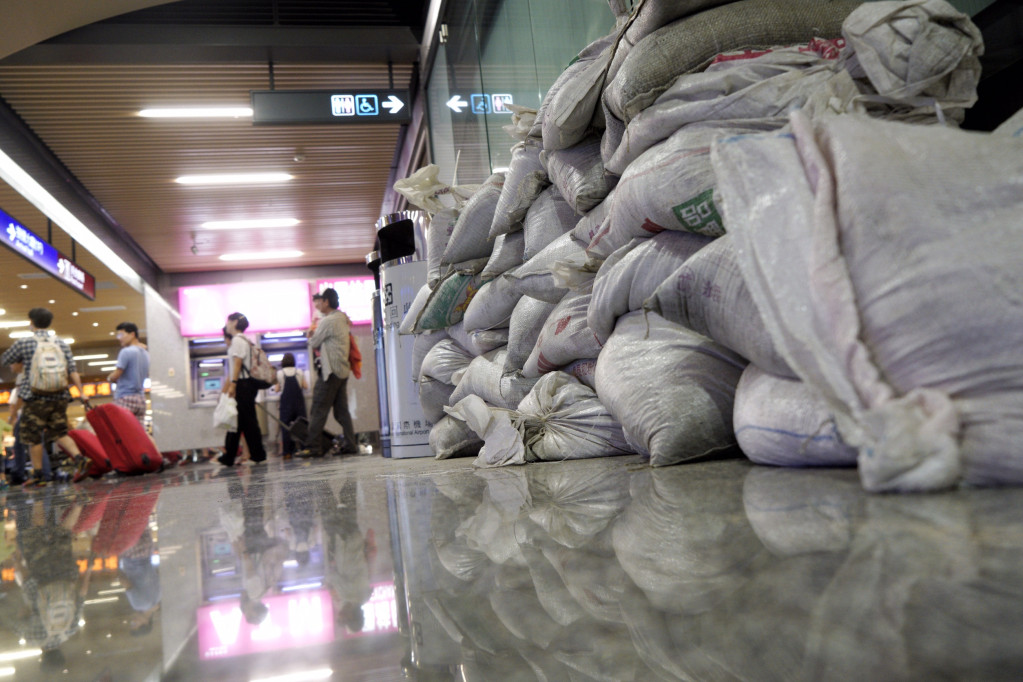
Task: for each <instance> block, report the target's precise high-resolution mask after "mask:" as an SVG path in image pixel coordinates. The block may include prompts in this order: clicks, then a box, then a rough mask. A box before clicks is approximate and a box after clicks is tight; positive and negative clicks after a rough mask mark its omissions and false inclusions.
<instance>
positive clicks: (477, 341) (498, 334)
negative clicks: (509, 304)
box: [445, 320, 508, 357]
mask: <svg viewBox="0 0 1023 682" xmlns="http://www.w3.org/2000/svg"><path fill="white" fill-rule="evenodd" d="M445 331H447V333H448V336H450V337H451V338H452V339H454V340H455V342H456V343H458V345H459V346H461V347H462V348H464V349H466V350H467V351H469V352H470V353H471V354H472V355H473V357H476V356H479V355H483V354H484V353H489V352H490V351H492V350H494V349H495V348H500V347H501V346H506V345H508V330H507V329H474V330H472V331H467V330H466V328H465V321H464V320H463V321H462V322H459V323H458V324H453V325H451V326H450V327H448V328H447V329H446V330H445Z"/></svg>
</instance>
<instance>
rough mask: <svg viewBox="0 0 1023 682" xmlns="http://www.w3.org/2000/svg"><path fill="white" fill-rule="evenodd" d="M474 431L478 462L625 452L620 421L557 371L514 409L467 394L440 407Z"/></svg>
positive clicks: (499, 463) (522, 461) (591, 394)
mask: <svg viewBox="0 0 1023 682" xmlns="http://www.w3.org/2000/svg"><path fill="white" fill-rule="evenodd" d="M445 411H446V412H447V413H448V414H449V415H450V416H452V417H455V418H458V419H462V420H463V421H465V422H466V423H467V424H468V425H469V427H470V428H472V429H473V430H474V431H476V433H477V434H479V435H480V436H481V437H482V438H483V440H484V446H483V448H482V449H481V450H480V452H479V456H478V457H477V458H476V461H475V462H474V464H475V465H476V466H480V467H491V466H505V465H509V464H525V463H526V462H535V461H539V460H545V461H561V460H565V459H585V458H590V457H605V456H609V455H620V454H628V453H629V452H630V450H629V446H628V444H627V443H626V442H625V439H624V436H623V435H622V430H621V426H620V425H619V424H618V422H616V421H615V420H614V418H613V417H611V416H610V415H609V414H608V412H607V410H606V409H604V406H603V405H602V404H601V402H600V400H598V399H597V395H596V393H594V392H593V390H592V389H589V388H587V387H586V386H584V385H582V384H581V383H579V381H578V380H577V379H575V378H574V377H571V376H569V375H567V374H564V373H561V372H551V373H549V374H546V375H544V376H543V377H542V378H541V379H540V380H539V381H538V382H537V383H536V385H535V386H534V387H533V390H532V391H530V393H529V395H527V396H526V397H525V398H524V399H523V400H522V402H521V403H519V406H518V409H517V410H504V409H500V408H491V407H488V406H487V404H486V403H485V402H484V401H483V399H482V398H480V397H478V396H474V395H470V396H467V397H466V398H463V399H462V400H461V401H459V402H458V403H456V404H455V405H454V406H453V407H449V408H447V409H446V410H445Z"/></svg>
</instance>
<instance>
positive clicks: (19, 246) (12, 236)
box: [0, 211, 96, 301]
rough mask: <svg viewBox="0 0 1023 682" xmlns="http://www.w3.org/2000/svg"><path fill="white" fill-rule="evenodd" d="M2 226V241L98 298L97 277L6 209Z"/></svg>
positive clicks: (0, 220) (0, 219)
mask: <svg viewBox="0 0 1023 682" xmlns="http://www.w3.org/2000/svg"><path fill="white" fill-rule="evenodd" d="M0 229H2V231H3V236H2V239H0V241H3V243H4V244H6V245H7V247H8V248H9V249H11V250H12V251H14V252H15V253H16V254H18V255H19V256H22V257H24V258H25V259H26V260H28V261H29V262H31V263H33V264H34V265H36V266H37V267H39V268H40V269H42V270H44V271H45V272H48V273H50V274H51V275H53V276H54V277H55V278H57V280H58V281H60V282H63V283H64V284H66V285H68V286H69V287H71V288H72V289H74V290H75V291H77V292H78V293H80V294H81V295H82V296H85V297H86V298H87V299H89V300H90V301H94V300H96V278H95V277H93V276H92V275H90V274H89V273H87V272H86V271H85V270H82V269H81V268H80V267H78V266H77V265H76V264H75V263H74V261H72V260H71V259H70V258H68V257H67V256H65V255H64V254H62V253H61V252H60V251H58V250H57V249H55V248H54V247H53V246H52V245H51V244H48V243H46V242H45V241H43V240H42V239H41V238H40V237H39V235H37V234H36V233H35V232H33V231H32V230H30V229H28V228H27V227H25V226H24V225H22V224H21V223H19V222H18V221H17V220H15V219H14V218H12V217H11V216H10V215H8V214H7V213H5V212H4V211H0Z"/></svg>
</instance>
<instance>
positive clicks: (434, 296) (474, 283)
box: [413, 271, 483, 333]
mask: <svg viewBox="0 0 1023 682" xmlns="http://www.w3.org/2000/svg"><path fill="white" fill-rule="evenodd" d="M482 281H483V278H482V277H481V276H480V275H479V274H471V272H459V271H454V272H451V273H450V274H449V275H448V276H447V277H445V278H444V279H442V280H441V281H440V282H439V283H438V284H437V287H436V288H435V289H434V290H433V291H431V292H430V297H429V299H428V300H427V302H426V305H425V306H424V307H423V309H422V310H421V311H420V313H419V316H418V317H417V318H416V321H415V327H413V331H415V332H417V333H418V332H423V331H429V330H432V329H445V328H447V327H450V326H451V325H453V324H456V323H458V322H460V321H461V320H462V318H463V317H464V316H465V310H466V308H468V307H469V304H470V303H471V302H472V298H473V296H475V295H476V292H477V291H479V288H480V285H481V284H482Z"/></svg>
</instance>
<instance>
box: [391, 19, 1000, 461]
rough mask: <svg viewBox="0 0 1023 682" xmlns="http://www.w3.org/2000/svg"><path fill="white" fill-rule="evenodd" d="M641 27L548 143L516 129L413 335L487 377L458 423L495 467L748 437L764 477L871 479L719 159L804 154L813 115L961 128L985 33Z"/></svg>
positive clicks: (580, 91) (580, 85) (568, 88)
mask: <svg viewBox="0 0 1023 682" xmlns="http://www.w3.org/2000/svg"><path fill="white" fill-rule="evenodd" d="M618 5H621V3H618ZM615 7H616V3H612V8H613V9H614V8H615ZM618 9H619V10H621V9H622V8H621V7H618ZM618 16H619V22H618V27H617V28H616V31H615V32H613V33H612V34H611V35H609V36H607V37H605V38H602V39H600V40H597V41H595V42H594V43H593V44H591V45H590V46H588V47H587V48H586V49H585V50H584V51H583V52H582V53H580V56H579V58H578V59H577V60H576V61H575V62H573V64H572V65H571V66H570V67H569V68H568V69H566V71H565V72H564V73H563V74H562V76H561V77H559V78H558V80H557V82H556V83H555V84H554V86H552V88H551V89H550V91H549V92H548V94H547V96H546V97H545V98H544V100H543V103H542V105H541V107H540V110H539V112H538V113H536V115H535V119H533V120H532V122H530V112H526V111H517V112H516V117H517V119H516V124H515V125H513V126H510V127H509V129H510V130H511V131H512V132H513V133H514V134H515V135H516V136H517V139H518V143H517V144H516V146H515V147H514V148H513V156H512V162H511V164H510V166H509V170H508V172H507V174H505V175H503V176H501V175H495V176H492V177H491V178H490V179H488V180H487V182H486V183H485V184H484V185H483V186H482V188H481V189H480V190H479V191H478V192H477V193H476V194H474V195H473V196H472V197H471V198H470V199H469V201H468V202H467V204H466V205H465V207H464V209H463V210H462V213H461V214H460V216H459V218H458V224H457V225H456V226H455V228H454V230H453V231H452V235H451V239H450V241H449V243H448V245H447V247H446V248H445V253H444V256H443V257H441V258H440V260H439V263H440V268H441V273H440V275H439V276H438V280H437V281H436V282H435V283H434V284H433V285H432V286H430V288H429V291H428V292H426V293H424V294H423V296H422V297H421V298H422V300H421V301H420V302H419V303H420V304H419V305H417V306H413V309H412V310H411V311H410V313H409V315H408V316H407V317H406V320H405V323H404V324H403V329H404V330H405V331H409V332H417V333H422V332H425V331H428V330H446V333H447V334H448V335H449V336H452V337H454V338H456V339H462V340H463V341H460V343H462V347H463V348H465V349H466V350H467V351H469V352H470V353H471V354H472V355H474V356H476V357H475V359H474V360H473V361H472V364H471V367H470V369H469V371H466V372H465V373H464V374H462V375H461V378H462V380H463V381H464V382H465V383H464V385H458V386H456V388H455V390H453V391H452V393H451V394H450V397H449V404H448V407H447V409H446V412H447V413H448V415H449V416H446V417H444V418H443V419H442V420H441V421H446V420H454V421H461V422H462V424H461V425H460V429H459V432H460V434H461V436H462V437H463V440H465V439H470V440H471V437H469V436H468V433H469V432H474V433H475V434H476V436H477V437H478V439H481V440H482V442H483V443H485V446H484V447H483V448H482V450H480V453H479V454H480V456H479V458H478V460H477V463H478V464H479V465H486V466H492V465H497V464H510V463H523V462H529V461H535V460H543V459H554V460H560V459H568V458H579V457H594V456H604V455H613V454H620V453H625V452H637V453H641V454H644V455H646V456H648V457H649V458H650V461H651V463H652V464H653V465H655V466H659V465H667V464H675V463H678V462H681V461H686V460H693V459H698V458H702V457H706V456H709V455H715V454H718V453H727V452H732V451H735V450H733V448H734V447H735V445H736V438H737V436H738V439H739V441H738V442H739V444H740V445H741V446H742V447H743V449H744V450H745V451H747V454H749V455H750V456H751V457H752V458H753V459H755V460H757V461H763V462H770V463H777V464H795V463H799V464H839V463H846V464H848V463H851V462H852V460H853V457H852V450H851V449H850V446H849V444H847V442H846V439H845V437H844V431H842V430H841V429H838V430H836V428H837V427H836V426H835V424H834V423H833V419H832V414H831V413H832V411H833V409H834V407H833V406H832V405H830V404H829V403H827V402H825V400H824V399H823V398H821V397H820V395H819V393H818V392H815V391H814V390H812V387H807V386H804V385H803V384H802V383H800V379H802V378H803V377H802V374H800V373H799V372H798V371H797V369H798V368H796V367H792V366H791V361H790V358H788V356H787V355H786V354H785V353H784V352H783V349H781V348H780V347H779V345H778V343H777V341H776V340H775V338H774V336H773V334H771V333H769V331H770V329H771V324H772V323H771V322H770V321H768V320H767V319H765V318H766V317H770V316H771V315H772V314H773V312H772V311H765V310H764V309H763V307H762V306H761V305H760V301H759V300H758V299H757V297H756V296H754V295H753V293H752V292H751V291H750V288H749V287H748V286H747V281H748V279H749V275H748V274H747V273H746V272H745V271H744V269H743V268H742V267H740V259H739V258H738V249H737V248H736V245H735V243H734V239H732V235H730V234H726V233H728V232H730V231H731V226H730V224H729V217H728V215H726V214H725V212H724V211H723V210H722V208H721V197H720V193H721V187H722V185H723V184H729V185H741V183H742V182H743V180H744V178H745V175H746V174H747V173H749V172H750V171H748V170H747V169H745V168H741V167H729V168H728V169H727V173H729V175H728V176H727V177H725V176H723V173H722V168H723V166H720V165H715V164H714V163H712V154H711V150H712V149H717V146H718V145H719V141H720V140H722V139H726V140H729V141H732V140H744V139H747V138H749V139H757V137H758V136H762V135H767V136H772V135H777V134H779V133H780V134H781V135H782V137H780V138H778V139H788V138H786V137H785V136H789V137H790V136H791V133H790V132H789V130H790V123H789V121H790V118H789V114H790V112H791V111H792V110H794V109H800V110H801V111H802V116H803V117H804V118H809V119H812V120H828V119H831V118H844V117H845V116H855V117H862V116H870V117H873V118H886V119H897V120H900V121H904V122H907V123H911V124H914V125H913V126H910V127H921V128H926V127H929V126H924V125H921V124H939V125H940V124H945V125H947V124H949V123H955V122H957V121H958V120H961V118H962V115H963V111H964V108H965V107H968V106H970V105H971V104H972V102H973V101H974V100H975V97H976V95H975V87H976V81H977V77H978V75H979V60H978V58H977V57H978V55H979V54H980V52H981V51H982V46H981V43H980V38H979V32H977V30H976V28H975V27H974V26H973V25H972V23H970V21H969V19H968V18H967V17H966V16H965V15H962V14H960V13H959V12H957V11H955V10H954V9H953V8H952V7H951V6H950V5H948V4H947V3H945V2H944V1H943V0H910V1H909V2H874V3H866V4H863V5H860V3H858V2H847V1H845V0H836V1H833V2H818V1H816V0H814V1H810V0H739V1H738V2H728V3H721V2H714V1H713V0H710V1H707V2H702V1H700V0H692V2H681V3H680V2H666V1H661V2H658V1H656V0H646V1H645V2H640V3H637V4H636V6H635V9H634V10H633V11H632V13H631V14H629V15H628V17H625V16H624V15H623V14H618ZM615 121H617V122H618V123H620V124H621V125H620V126H618V127H617V129H613V128H615V125H613V124H614V122H615ZM772 139H774V138H772ZM756 172H759V171H756ZM772 267H773V268H775V269H778V270H784V269H785V265H784V260H783V259H779V260H778V261H776V262H775V263H773V264H772ZM750 363H752V364H751V365H750V367H749V368H747V365H749V364H750ZM744 369H745V372H746V375H747V376H746V377H745V378H743V381H742V383H741V384H740V378H741V377H743V372H744ZM737 387H741V393H740V395H739V403H740V408H742V409H741V410H740V411H738V412H736V408H735V401H736V390H737ZM764 395H772V396H775V395H777V396H779V400H778V401H774V400H769V401H767V404H765V401H764V399H763V396H764ZM782 396H784V400H781V397H782ZM783 405H784V407H783ZM733 415H734V416H735V418H734V420H733ZM771 422H774V423H773V424H772V423H771ZM839 426H840V425H839ZM737 432H738V433H737ZM840 434H841V435H840ZM478 443H479V441H478V440H477V441H475V444H478ZM474 448H475V445H474V447H473V449H474ZM747 448H748V450H747ZM435 449H436V450H437V452H438V454H439V453H440V452H441V450H440V449H438V446H437V445H435ZM444 451H445V452H450V451H451V449H450V448H444ZM793 451H794V452H793ZM463 454H464V452H463ZM804 455H805V458H804V457H803V456H804Z"/></svg>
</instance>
